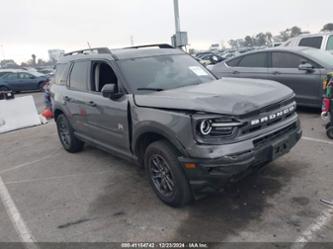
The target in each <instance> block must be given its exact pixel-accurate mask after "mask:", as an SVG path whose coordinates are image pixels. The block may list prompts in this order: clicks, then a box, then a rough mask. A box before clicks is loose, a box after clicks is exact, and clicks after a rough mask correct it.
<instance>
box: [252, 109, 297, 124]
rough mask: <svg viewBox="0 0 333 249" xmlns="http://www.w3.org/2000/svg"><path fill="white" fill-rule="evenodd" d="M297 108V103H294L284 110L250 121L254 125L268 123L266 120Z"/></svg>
mask: <svg viewBox="0 0 333 249" xmlns="http://www.w3.org/2000/svg"><path fill="white" fill-rule="evenodd" d="M295 109H296V107H295V105H292V106H291V107H288V108H286V109H284V110H282V111H278V112H276V113H272V114H270V115H268V116H264V117H261V118H258V119H253V120H251V122H250V123H251V125H252V126H254V125H258V124H263V123H266V122H268V121H271V120H273V119H276V118H279V117H282V116H285V115H287V114H288V113H291V112H293V111H294V110H295Z"/></svg>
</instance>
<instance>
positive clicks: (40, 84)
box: [38, 82, 46, 92]
mask: <svg viewBox="0 0 333 249" xmlns="http://www.w3.org/2000/svg"><path fill="white" fill-rule="evenodd" d="M45 84H46V83H45V82H40V83H38V89H39V91H41V92H43V91H44V88H43V87H44V85H45Z"/></svg>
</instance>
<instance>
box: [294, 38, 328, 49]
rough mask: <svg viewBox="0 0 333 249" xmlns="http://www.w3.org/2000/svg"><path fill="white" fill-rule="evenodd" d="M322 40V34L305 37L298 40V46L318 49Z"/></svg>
mask: <svg viewBox="0 0 333 249" xmlns="http://www.w3.org/2000/svg"><path fill="white" fill-rule="evenodd" d="M322 41H323V37H322V36H316V37H307V38H303V39H301V40H300V42H299V46H301V47H310V48H318V49H320V48H321V43H322Z"/></svg>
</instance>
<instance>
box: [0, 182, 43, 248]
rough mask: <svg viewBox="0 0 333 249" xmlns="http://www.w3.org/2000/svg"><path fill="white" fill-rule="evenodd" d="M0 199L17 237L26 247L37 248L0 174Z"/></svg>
mask: <svg viewBox="0 0 333 249" xmlns="http://www.w3.org/2000/svg"><path fill="white" fill-rule="evenodd" d="M0 199H1V201H2V203H3V205H4V207H5V209H6V212H7V214H8V216H9V218H10V220H11V222H12V224H13V226H14V228H15V230H16V232H17V233H18V235H19V237H20V238H21V241H22V242H24V243H28V244H27V245H26V246H27V248H34V249H36V248H38V247H37V246H36V245H35V244H34V242H35V239H34V238H33V236H32V234H31V232H30V230H29V228H28V227H27V226H26V224H25V222H24V220H23V219H22V216H21V214H20V212H19V211H18V209H17V207H16V205H15V203H14V201H13V199H12V197H11V196H10V194H9V192H8V189H7V187H6V185H5V183H4V182H3V180H2V178H1V176H0Z"/></svg>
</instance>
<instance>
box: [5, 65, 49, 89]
mask: <svg viewBox="0 0 333 249" xmlns="http://www.w3.org/2000/svg"><path fill="white" fill-rule="evenodd" d="M47 81H48V77H47V76H45V75H42V74H39V73H34V72H27V71H25V70H15V71H10V72H6V73H5V74H3V75H0V91H9V90H12V91H15V92H20V91H30V90H42V89H43V86H44V84H45V83H46V82H47Z"/></svg>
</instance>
